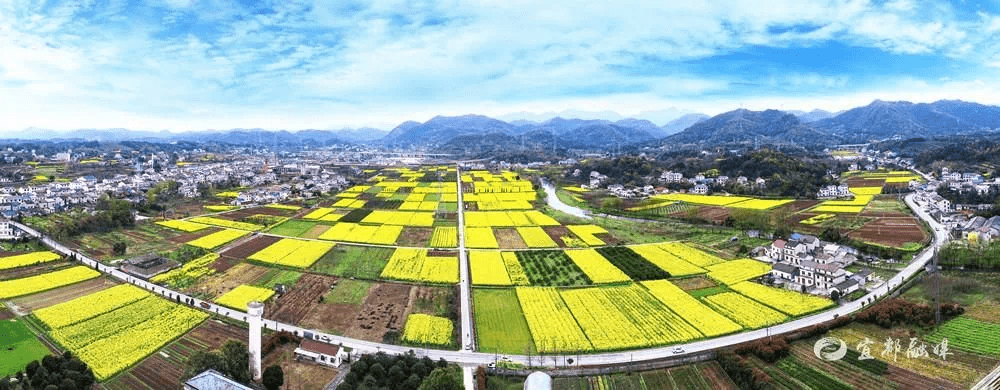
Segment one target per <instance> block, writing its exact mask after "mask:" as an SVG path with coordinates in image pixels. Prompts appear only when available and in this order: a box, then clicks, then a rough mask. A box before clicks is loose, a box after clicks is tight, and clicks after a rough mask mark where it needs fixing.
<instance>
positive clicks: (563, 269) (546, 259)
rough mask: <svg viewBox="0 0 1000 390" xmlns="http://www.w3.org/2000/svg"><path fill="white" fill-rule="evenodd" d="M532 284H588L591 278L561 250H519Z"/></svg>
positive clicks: (518, 258)
mask: <svg viewBox="0 0 1000 390" xmlns="http://www.w3.org/2000/svg"><path fill="white" fill-rule="evenodd" d="M517 260H518V261H519V262H521V265H522V266H523V267H524V272H525V273H526V274H527V275H528V280H530V281H531V285H532V286H586V285H589V284H590V280H589V279H587V276H586V275H585V274H584V273H583V271H582V270H581V269H580V267H578V266H577V265H576V263H574V262H573V260H571V259H570V258H569V256H567V255H566V253H565V252H563V251H561V250H541V251H518V252H517Z"/></svg>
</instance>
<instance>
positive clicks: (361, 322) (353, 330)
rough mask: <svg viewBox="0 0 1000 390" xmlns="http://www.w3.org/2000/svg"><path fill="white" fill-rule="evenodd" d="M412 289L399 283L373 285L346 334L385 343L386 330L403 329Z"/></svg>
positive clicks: (399, 330)
mask: <svg viewBox="0 0 1000 390" xmlns="http://www.w3.org/2000/svg"><path fill="white" fill-rule="evenodd" d="M411 290H412V287H410V286H409V285H405V284H397V283H378V284H375V285H374V286H372V288H371V290H370V291H369V293H368V297H367V298H365V302H364V303H363V304H362V305H361V309H360V310H358V312H357V315H356V316H355V317H354V320H353V321H351V322H350V325H349V327H348V328H347V330H346V331H345V332H344V335H345V336H347V337H353V338H359V339H362V340H369V341H376V342H383V341H384V340H383V337H384V336H385V333H386V331H389V330H394V331H398V332H402V330H403V325H404V324H405V322H406V310H407V302H408V301H409V297H410V293H411Z"/></svg>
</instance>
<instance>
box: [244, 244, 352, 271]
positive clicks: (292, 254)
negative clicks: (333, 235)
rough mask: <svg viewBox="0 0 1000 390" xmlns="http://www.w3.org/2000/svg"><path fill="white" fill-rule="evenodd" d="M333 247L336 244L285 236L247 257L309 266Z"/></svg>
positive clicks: (278, 263) (265, 261) (300, 266)
mask: <svg viewBox="0 0 1000 390" xmlns="http://www.w3.org/2000/svg"><path fill="white" fill-rule="evenodd" d="M333 247H334V244H332V243H328V242H322V241H306V240H296V239H292V238H284V239H282V240H281V241H278V242H276V243H274V244H271V245H270V246H268V247H267V248H264V249H262V250H260V251H259V252H257V253H254V254H252V255H250V257H248V258H247V259H249V260H255V261H260V262H263V263H271V264H277V265H284V266H289V267H295V268H307V267H309V266H311V265H313V263H315V262H316V261H317V260H319V259H320V258H321V257H323V255H325V254H326V252H329V251H330V249H333Z"/></svg>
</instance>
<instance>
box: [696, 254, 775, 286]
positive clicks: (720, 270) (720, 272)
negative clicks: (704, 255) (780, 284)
mask: <svg viewBox="0 0 1000 390" xmlns="http://www.w3.org/2000/svg"><path fill="white" fill-rule="evenodd" d="M770 271H771V265H770V264H766V263H763V262H760V261H757V260H751V259H739V260H731V261H727V262H724V263H720V264H716V265H713V266H710V267H708V277H710V278H712V279H715V280H717V281H719V282H720V283H723V284H733V283H736V282H742V281H744V280H750V279H753V278H756V277H758V276H761V275H764V274H767V273H768V272H770Z"/></svg>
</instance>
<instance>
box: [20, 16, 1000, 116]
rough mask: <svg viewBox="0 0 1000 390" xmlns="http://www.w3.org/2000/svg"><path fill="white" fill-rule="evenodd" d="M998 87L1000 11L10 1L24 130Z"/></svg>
mask: <svg viewBox="0 0 1000 390" xmlns="http://www.w3.org/2000/svg"><path fill="white" fill-rule="evenodd" d="M674 3H676V4H674ZM583 4H587V3H583ZM802 4H809V5H808V6H803V5H802ZM998 68H1000V6H998V5H997V2H993V1H972V0H967V1H919V2H918V1H908V0H890V1H830V2H825V1H809V2H803V1H800V0H780V1H749V0H747V1H695V0H692V1H681V2H672V1H629V0H622V1H614V2H610V1H609V2H592V4H589V5H586V6H582V5H581V3H580V2H576V1H565V0H556V1H544V2H538V1H521V0H502V1H501V0H480V1H473V2H458V1H432V0H428V1H420V0H417V1H412V0H411V1H382V0H376V1H362V0H339V1H300V0H285V1H257V0H239V1H231V0H204V1H199V0H151V1H145V2H136V1H126V0H74V1H22V0H0V129H5V130H8V131H9V130H20V129H23V128H27V127H41V128H49V129H57V130H65V129H75V128H131V129H144V130H161V129H167V130H171V131H183V130H192V129H213V128H214V129H220V128H234V127H261V128H269V129H290V130H294V129H305V128H315V129H336V128H342V127H360V126H375V127H381V128H391V127H393V126H395V125H396V124H398V123H400V122H402V121H404V120H408V119H414V120H420V121H423V120H427V119H429V118H431V117H433V116H434V115H461V114H466V113H477V114H484V115H491V116H497V117H502V118H505V119H514V118H520V117H526V118H537V117H539V115H540V114H541V116H543V117H544V116H545V115H551V113H559V112H565V111H567V110H573V112H576V113H582V114H579V115H581V116H588V115H589V116H593V117H602V116H609V115H610V116H614V115H615V114H620V115H624V116H638V117H643V118H648V119H651V120H653V121H654V122H656V123H658V124H663V122H665V121H666V120H668V119H670V118H672V117H675V116H677V115H680V114H681V113H684V112H703V113H707V114H717V113H721V112H725V111H729V110H732V109H736V108H739V107H744V108H750V109H763V108H781V109H787V110H792V109H799V110H810V109H813V108H821V109H826V110H830V111H837V110H842V109H847V108H851V107H855V106H859V105H865V104H868V103H869V102H870V101H872V100H874V99H882V100H909V101H914V102H930V101H934V100H938V99H963V100H969V101H977V102H982V103H989V104H998V103H1000V96H998V95H997V93H996V92H995V91H1000V88H998V87H1000V85H998V84H1000V81H997V80H1000V78H998V77H997V76H998V73H1000V72H998ZM610 113H615V114H610ZM0 131H2V130H0Z"/></svg>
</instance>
